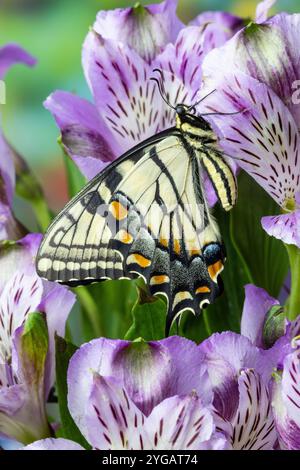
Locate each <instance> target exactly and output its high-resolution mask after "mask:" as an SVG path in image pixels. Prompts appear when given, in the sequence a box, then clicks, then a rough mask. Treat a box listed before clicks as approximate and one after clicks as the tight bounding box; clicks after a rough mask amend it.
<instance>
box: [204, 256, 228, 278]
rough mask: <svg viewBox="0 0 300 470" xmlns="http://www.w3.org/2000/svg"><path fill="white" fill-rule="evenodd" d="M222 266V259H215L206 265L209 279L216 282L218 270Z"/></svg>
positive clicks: (219, 270)
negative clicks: (212, 262)
mask: <svg viewBox="0 0 300 470" xmlns="http://www.w3.org/2000/svg"><path fill="white" fill-rule="evenodd" d="M223 268H224V265H223V263H222V261H220V260H219V261H217V262H216V263H214V264H211V265H210V266H208V268H207V269H208V273H209V275H210V277H211V279H212V280H213V281H214V282H216V281H217V277H218V275H219V274H220V272H221V271H222V270H223Z"/></svg>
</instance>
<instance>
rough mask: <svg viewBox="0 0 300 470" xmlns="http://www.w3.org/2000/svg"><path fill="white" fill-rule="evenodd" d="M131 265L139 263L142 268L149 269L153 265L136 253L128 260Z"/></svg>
mask: <svg viewBox="0 0 300 470" xmlns="http://www.w3.org/2000/svg"><path fill="white" fill-rule="evenodd" d="M128 262H129V263H137V264H138V265H139V266H141V268H147V267H148V266H150V264H151V260H150V259H147V258H145V257H144V256H142V255H140V254H138V253H135V254H132V255H130V256H129V258H128Z"/></svg>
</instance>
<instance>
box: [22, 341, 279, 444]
mask: <svg viewBox="0 0 300 470" xmlns="http://www.w3.org/2000/svg"><path fill="white" fill-rule="evenodd" d="M277 355H278V352H277V351H276V352H273V351H272V350H268V351H264V350H262V349H259V348H257V347H255V346H254V345H253V344H252V343H251V342H250V341H249V340H248V339H247V338H245V337H243V336H241V335H238V334H234V333H230V332H227V333H223V334H216V335H213V336H212V337H211V338H209V339H208V340H206V341H205V342H204V343H202V344H201V345H200V346H197V345H196V344H195V343H193V342H192V341H189V340H187V339H185V338H180V337H176V336H174V337H170V338H167V339H164V340H162V341H154V342H150V343H145V342H143V341H142V340H137V341H134V342H132V343H131V342H128V341H120V340H108V339H104V338H101V339H97V340H94V341H91V342H90V343H88V344H86V345H83V346H82V347H81V348H80V349H79V350H78V351H77V352H76V353H75V354H74V356H73V357H72V359H71V361H70V366H69V370H68V406H69V410H70V413H71V415H72V417H73V419H74V421H75V423H76V424H77V426H78V427H79V429H80V431H81V432H82V434H83V435H84V436H85V438H86V439H87V441H88V442H89V443H90V444H91V445H92V447H93V448H97V449H131V448H132V449H142V448H144V449H181V450H184V449H185V450H188V449H202V450H204V449H214V450H221V449H251V450H258V449H273V447H274V445H275V441H276V439H277V437H276V432H275V430H274V419H273V414H272V410H271V399H270V392H269V384H270V381H271V373H272V371H273V368H274V367H276V366H277ZM200 423H201V425H200ZM69 442H70V446H73V445H74V443H72V442H71V441H69ZM66 445H68V444H67V441H59V440H57V441H53V440H49V439H47V440H44V441H40V442H38V443H33V444H32V445H31V446H29V448H30V449H41V448H43V449H59V448H62V447H61V446H64V448H65V446H66Z"/></svg>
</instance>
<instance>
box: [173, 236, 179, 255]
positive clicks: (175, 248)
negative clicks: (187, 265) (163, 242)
mask: <svg viewBox="0 0 300 470" xmlns="http://www.w3.org/2000/svg"><path fill="white" fill-rule="evenodd" d="M174 251H175V253H177V254H178V255H179V253H180V242H179V240H177V239H176V238H175V240H174Z"/></svg>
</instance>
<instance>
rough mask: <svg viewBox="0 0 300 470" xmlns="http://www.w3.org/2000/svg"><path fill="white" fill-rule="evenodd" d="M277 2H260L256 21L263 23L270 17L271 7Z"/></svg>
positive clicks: (273, 0) (265, 0)
mask: <svg viewBox="0 0 300 470" xmlns="http://www.w3.org/2000/svg"><path fill="white" fill-rule="evenodd" d="M275 3H276V0H263V1H262V2H259V4H258V5H257V7H256V14H255V21H256V23H263V22H264V21H266V20H267V19H268V13H269V10H270V8H272V6H273V5H274V4H275Z"/></svg>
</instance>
